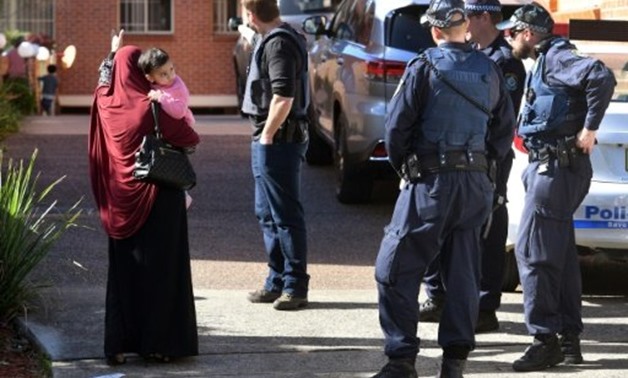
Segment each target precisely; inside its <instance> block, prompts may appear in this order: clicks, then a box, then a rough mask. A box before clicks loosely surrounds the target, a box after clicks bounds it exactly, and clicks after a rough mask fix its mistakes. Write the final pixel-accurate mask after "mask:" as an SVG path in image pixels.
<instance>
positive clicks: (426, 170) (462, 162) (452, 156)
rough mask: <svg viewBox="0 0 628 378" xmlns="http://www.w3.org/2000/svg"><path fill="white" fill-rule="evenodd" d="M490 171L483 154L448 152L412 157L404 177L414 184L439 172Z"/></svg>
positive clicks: (407, 160) (407, 164)
mask: <svg viewBox="0 0 628 378" xmlns="http://www.w3.org/2000/svg"><path fill="white" fill-rule="evenodd" d="M451 171H479V172H487V171H488V160H487V159H486V155H485V154H484V153H482V152H471V151H448V152H446V153H444V154H439V155H422V156H420V157H417V156H416V155H414V154H413V155H410V156H409V157H408V158H407V159H406V161H405V162H404V164H403V166H402V177H404V179H406V180H408V181H411V182H414V181H416V180H417V179H419V178H421V177H424V176H427V175H430V174H434V173H439V172H451Z"/></svg>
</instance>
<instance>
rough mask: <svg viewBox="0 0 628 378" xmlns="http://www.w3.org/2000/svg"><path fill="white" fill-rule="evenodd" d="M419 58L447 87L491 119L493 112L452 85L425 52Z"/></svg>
mask: <svg viewBox="0 0 628 378" xmlns="http://www.w3.org/2000/svg"><path fill="white" fill-rule="evenodd" d="M419 60H421V61H422V62H424V63H425V65H427V66H428V67H429V69H430V70H432V72H434V75H435V76H436V77H437V78H438V79H440V80H441V81H442V82H443V83H445V84H447V86H449V88H451V89H453V90H454V92H456V93H458V94H459V95H460V96H462V97H463V98H464V99H465V100H467V101H469V102H470V103H471V104H472V105H473V106H475V107H476V108H478V109H480V110H481V111H483V112H484V113H486V115H488V119H489V121H490V120H491V119H493V113H491V111H490V110H488V109H487V108H486V107H485V106H484V105H482V104H480V103H479V102H477V101H476V100H475V99H473V98H472V97H470V96H469V95H468V94H466V93H464V92H463V91H461V90H460V89H458V87H456V86H455V85H453V84H452V83H451V82H450V81H449V80H447V78H445V77H444V76H443V74H441V73H440V71H439V70H438V68H436V67H435V66H434V64H433V63H432V62H430V60H429V58H428V57H427V55H426V54H421V55H420V56H419Z"/></svg>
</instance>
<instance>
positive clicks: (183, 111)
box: [153, 76, 196, 126]
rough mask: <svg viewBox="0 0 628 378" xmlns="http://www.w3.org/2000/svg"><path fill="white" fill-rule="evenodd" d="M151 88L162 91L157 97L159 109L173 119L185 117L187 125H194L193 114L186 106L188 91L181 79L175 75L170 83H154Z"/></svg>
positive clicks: (188, 96) (188, 97)
mask: <svg viewBox="0 0 628 378" xmlns="http://www.w3.org/2000/svg"><path fill="white" fill-rule="evenodd" d="M153 89H159V90H161V91H162V92H163V94H162V95H161V97H160V98H159V104H161V109H162V110H163V111H164V112H166V113H168V115H169V116H171V117H172V118H175V119H185V122H186V123H187V124H188V126H194V123H195V122H196V121H195V120H194V115H192V111H191V110H190V108H189V107H188V104H189V102H190V92H189V91H188V87H187V86H186V85H185V83H184V82H183V80H181V78H180V77H179V76H176V77H175V79H174V81H173V82H172V85H170V86H164V85H158V84H154V85H153Z"/></svg>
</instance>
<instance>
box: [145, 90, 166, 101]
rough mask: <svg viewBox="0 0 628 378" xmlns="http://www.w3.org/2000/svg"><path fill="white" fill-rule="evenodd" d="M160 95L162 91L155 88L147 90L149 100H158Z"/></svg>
mask: <svg viewBox="0 0 628 378" xmlns="http://www.w3.org/2000/svg"><path fill="white" fill-rule="evenodd" d="M161 95H163V92H162V91H160V90H156V89H151V91H150V92H148V98H149V99H150V100H151V101H157V102H159V99H160V98H161Z"/></svg>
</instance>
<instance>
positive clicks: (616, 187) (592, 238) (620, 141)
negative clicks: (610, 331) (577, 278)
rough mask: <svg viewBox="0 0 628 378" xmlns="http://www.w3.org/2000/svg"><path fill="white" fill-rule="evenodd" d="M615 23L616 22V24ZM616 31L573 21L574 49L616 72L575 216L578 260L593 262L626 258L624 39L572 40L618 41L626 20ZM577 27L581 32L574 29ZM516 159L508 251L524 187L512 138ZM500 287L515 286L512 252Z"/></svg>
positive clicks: (520, 152)
mask: <svg viewBox="0 0 628 378" xmlns="http://www.w3.org/2000/svg"><path fill="white" fill-rule="evenodd" d="M618 22H619V23H620V24H621V25H619V24H617V23H618ZM611 26H612V28H613V29H614V28H617V30H618V31H619V32H618V33H617V35H614V36H613V34H611V36H610V37H609V36H608V35H607V36H606V37H605V36H604V35H602V34H603V33H604V31H605V30H606V31H608V28H605V23H604V22H603V21H591V22H584V21H580V22H578V21H572V22H571V23H570V35H571V36H572V38H571V41H572V42H573V43H574V44H575V45H576V47H577V48H578V51H579V53H582V54H585V55H589V56H592V57H595V58H597V59H600V60H601V61H603V62H604V63H605V64H606V65H607V67H609V68H610V69H611V70H612V71H613V73H614V74H615V78H616V79H617V86H616V87H615V93H614V95H613V99H612V101H611V103H610V105H609V107H608V109H607V111H606V114H605V116H604V119H603V121H602V124H601V125H600V128H599V130H598V132H597V145H596V146H595V148H594V150H593V154H592V155H591V163H592V165H593V178H592V180H591V187H590V189H589V194H588V195H587V196H586V198H585V199H584V201H583V202H582V204H581V205H580V207H579V208H578V210H577V211H576V213H575V214H574V227H575V231H576V244H577V245H578V251H579V254H580V256H581V258H585V259H596V262H612V263H627V262H628V42H624V41H599V40H596V41H591V40H579V39H576V38H574V36H577V38H585V37H586V38H598V39H600V40H601V39H604V38H609V39H615V40H617V39H623V38H626V37H625V33H624V32H621V30H624V31H625V30H626V29H625V28H626V27H628V22H622V21H614V22H613V25H611ZM578 28H580V30H578ZM515 150H516V152H515V161H514V164H513V169H512V171H511V175H510V180H509V181H508V199H509V204H508V211H509V218H510V220H509V230H508V231H509V232H508V246H507V248H508V251H509V252H512V251H513V250H514V242H515V240H516V237H517V228H518V226H519V220H520V218H521V211H522V206H523V197H524V189H523V185H522V183H521V172H522V171H523V169H524V168H525V166H526V165H527V163H528V159H527V156H526V154H525V152H524V149H523V148H521V147H520V144H519V143H517V141H516V142H515ZM507 262H508V264H507V268H506V272H505V277H504V287H503V288H504V290H506V291H512V290H514V289H515V288H516V287H517V285H518V284H519V277H518V274H517V268H516V262H515V258H514V254H513V253H508V254H507Z"/></svg>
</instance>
